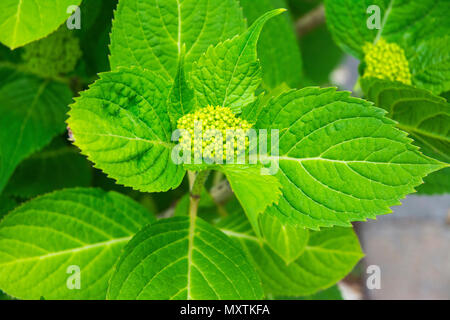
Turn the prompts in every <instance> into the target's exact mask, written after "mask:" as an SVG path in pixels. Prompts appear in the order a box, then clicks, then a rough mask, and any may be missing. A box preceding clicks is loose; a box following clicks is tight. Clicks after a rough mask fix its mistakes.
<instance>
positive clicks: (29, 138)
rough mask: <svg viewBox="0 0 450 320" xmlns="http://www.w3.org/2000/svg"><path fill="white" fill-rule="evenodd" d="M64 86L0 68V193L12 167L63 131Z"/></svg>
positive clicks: (66, 98)
mask: <svg viewBox="0 0 450 320" xmlns="http://www.w3.org/2000/svg"><path fill="white" fill-rule="evenodd" d="M71 98H72V93H71V91H70V90H69V88H68V87H67V86H66V85H63V84H60V83H55V82H51V81H44V80H42V79H39V78H37V77H34V76H31V75H25V74H22V73H20V72H17V71H13V70H10V69H7V68H0V128H2V130H1V132H0V192H1V191H2V190H3V188H4V187H5V185H6V183H7V181H8V179H9V177H10V176H11V174H12V173H13V172H14V169H15V168H16V166H17V165H18V164H19V163H20V162H21V161H22V160H23V159H25V158H26V157H28V156H29V155H31V154H32V153H33V152H35V151H37V150H39V149H41V148H43V147H44V146H46V145H47V144H48V143H49V142H50V141H51V140H52V138H53V137H54V136H56V135H57V134H60V133H62V132H63V131H64V129H65V126H64V119H65V113H66V112H67V109H66V108H67V105H68V104H69V103H70V101H71Z"/></svg>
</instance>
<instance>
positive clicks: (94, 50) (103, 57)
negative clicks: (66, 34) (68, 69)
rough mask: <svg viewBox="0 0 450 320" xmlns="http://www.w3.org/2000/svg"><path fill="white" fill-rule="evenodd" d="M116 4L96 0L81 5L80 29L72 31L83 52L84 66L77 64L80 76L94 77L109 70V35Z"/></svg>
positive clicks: (113, 0) (109, 0) (113, 1)
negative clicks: (77, 38)
mask: <svg viewBox="0 0 450 320" xmlns="http://www.w3.org/2000/svg"><path fill="white" fill-rule="evenodd" d="M117 2H118V1H117V0H96V1H83V2H82V3H81V6H80V10H81V19H82V22H81V29H80V30H73V31H74V32H76V33H77V35H78V36H79V38H80V47H81V49H82V51H83V56H82V60H83V62H84V64H81V63H80V64H79V69H81V70H79V71H80V73H81V75H82V76H85V77H86V76H88V77H95V76H96V75H97V73H99V72H105V71H108V70H110V66H109V35H110V33H111V27H112V19H113V11H114V9H115V8H116V6H117ZM81 67H82V68H81Z"/></svg>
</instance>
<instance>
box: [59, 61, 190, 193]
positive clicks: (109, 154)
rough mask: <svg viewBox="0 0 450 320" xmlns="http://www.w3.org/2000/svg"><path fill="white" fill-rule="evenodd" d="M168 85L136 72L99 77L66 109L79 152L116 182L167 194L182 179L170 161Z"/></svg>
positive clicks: (128, 70)
mask: <svg viewBox="0 0 450 320" xmlns="http://www.w3.org/2000/svg"><path fill="white" fill-rule="evenodd" d="M169 92H170V84H169V83H168V81H166V80H165V79H164V78H162V77H160V76H159V75H157V74H155V73H153V72H150V71H147V70H142V69H140V68H120V69H119V70H117V71H114V72H109V73H103V74H101V75H100V79H99V80H98V81H96V82H95V83H94V84H93V85H92V86H91V87H90V88H89V89H88V90H86V91H84V92H82V93H81V96H80V97H79V98H77V99H76V102H75V103H74V104H73V105H72V106H71V111H70V112H69V115H70V118H69V120H68V123H69V126H70V128H71V129H72V132H73V134H74V137H75V145H77V146H78V147H79V148H80V149H81V151H82V153H83V154H86V155H87V156H88V158H89V159H90V160H91V161H93V162H94V163H95V166H96V167H98V168H99V169H102V170H103V171H104V172H105V173H107V174H108V175H109V176H110V177H112V178H114V179H116V180H117V182H118V183H120V184H123V185H125V186H129V187H133V188H135V189H138V190H140V191H147V192H156V191H167V190H168V189H170V188H175V187H177V186H178V185H179V184H180V183H181V180H182V179H183V176H184V173H185V171H184V169H183V168H182V166H181V165H180V166H178V165H175V164H174V162H173V161H172V159H171V151H172V148H173V146H174V144H173V143H172V142H171V140H170V139H171V131H170V128H171V125H170V119H169V115H168V112H167V100H168V96H169Z"/></svg>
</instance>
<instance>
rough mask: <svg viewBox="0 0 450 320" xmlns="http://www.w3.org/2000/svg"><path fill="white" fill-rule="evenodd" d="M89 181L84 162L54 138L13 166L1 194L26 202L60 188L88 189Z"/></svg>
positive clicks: (76, 152) (89, 176) (78, 155)
mask: <svg viewBox="0 0 450 320" xmlns="http://www.w3.org/2000/svg"><path fill="white" fill-rule="evenodd" d="M91 179H92V172H91V167H90V166H89V163H88V162H87V161H86V159H85V158H84V157H83V156H81V155H80V154H79V152H78V150H77V149H75V148H74V147H72V146H68V145H67V143H66V142H65V141H63V139H61V138H60V137H58V138H57V139H55V140H53V141H52V143H51V144H50V145H49V146H47V147H46V148H44V149H43V150H42V151H40V152H37V153H35V154H33V155H32V156H31V157H29V158H27V159H26V160H24V161H23V162H22V163H21V164H20V165H19V166H18V167H17V169H16V171H14V174H13V176H12V177H11V179H10V180H9V183H8V184H7V186H6V188H5V193H7V194H11V195H14V196H17V197H21V198H25V199H26V198H31V197H35V196H37V195H40V194H44V193H47V192H50V191H54V190H58V189H63V188H71V187H88V186H89V185H90V183H91Z"/></svg>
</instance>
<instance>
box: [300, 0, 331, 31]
mask: <svg viewBox="0 0 450 320" xmlns="http://www.w3.org/2000/svg"><path fill="white" fill-rule="evenodd" d="M324 22H325V7H324V5H323V4H321V5H319V6H317V7H316V8H314V9H313V10H311V11H310V12H308V13H307V14H305V15H304V16H303V17H301V18H300V19H298V20H297V22H296V23H295V30H296V31H297V34H298V36H299V37H302V36H304V35H305V34H307V33H309V32H310V31H311V30H313V29H315V28H316V27H318V26H320V25H321V24H322V23H324Z"/></svg>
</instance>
